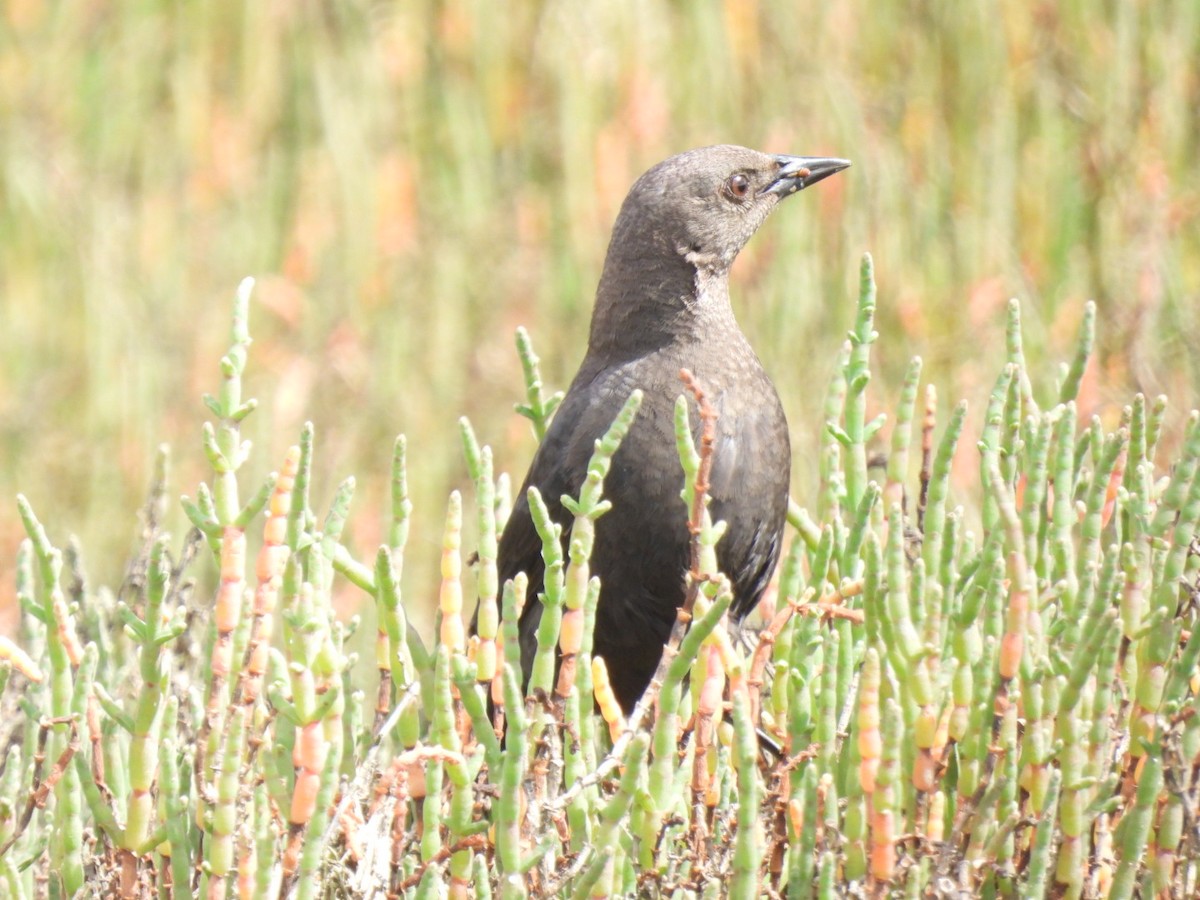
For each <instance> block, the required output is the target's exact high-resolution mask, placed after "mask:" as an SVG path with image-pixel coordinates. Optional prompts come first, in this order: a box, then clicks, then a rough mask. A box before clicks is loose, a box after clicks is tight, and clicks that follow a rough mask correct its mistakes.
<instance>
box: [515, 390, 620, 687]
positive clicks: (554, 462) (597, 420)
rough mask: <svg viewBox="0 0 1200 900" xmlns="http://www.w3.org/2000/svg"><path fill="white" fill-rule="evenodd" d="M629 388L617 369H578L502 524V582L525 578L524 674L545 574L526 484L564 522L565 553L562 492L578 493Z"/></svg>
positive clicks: (566, 527) (567, 526)
mask: <svg viewBox="0 0 1200 900" xmlns="http://www.w3.org/2000/svg"><path fill="white" fill-rule="evenodd" d="M632 389H633V388H632V385H631V384H630V383H629V381H628V379H627V378H626V377H623V375H622V373H620V372H614V371H612V370H608V371H605V372H600V373H597V374H595V375H593V374H591V373H589V372H588V370H587V369H586V368H585V369H583V370H581V371H580V373H579V375H578V376H576V379H575V381H574V382H573V383H572V384H571V387H570V389H569V390H568V391H567V395H566V397H565V398H564V400H563V403H562V406H561V407H559V409H558V411H557V412H556V413H555V415H554V419H553V420H552V421H551V423H550V428H549V430H548V431H547V432H546V437H545V438H544V439H543V441H542V444H541V446H540V447H538V450H537V453H536V454H535V455H534V458H533V462H532V463H531V464H530V467H529V474H528V475H526V477H525V483H524V484H523V485H522V486H521V493H520V496H519V497H517V499H516V501H515V502H514V504H513V510H512V514H511V515H510V516H509V519H508V523H507V524H506V525H505V526H504V532H503V534H502V535H501V537H500V545H499V560H498V564H499V574H500V579H501V584H503V583H504V581H505V580H506V579H509V578H512V577H514V576H515V575H516V574H517V573H518V572H524V573H525V574H526V575H527V576H528V578H529V587H528V589H527V592H526V599H525V607H524V609H523V611H522V613H521V618H520V634H521V657H522V661H523V667H524V668H525V675H526V677H528V674H529V667H530V665H532V659H533V653H534V651H535V650H536V648H537V626H538V623H539V622H540V621H541V617H542V604H541V603H540V601H539V600H538V599H537V595H538V594H539V593H540V592H541V591H542V588H543V578H544V575H545V564H544V562H543V560H542V539H541V537H540V536H539V535H538V533H537V529H536V528H535V527H534V524H533V518H532V516H531V514H530V511H529V500H528V492H529V488H530V487H536V488H537V489H538V491H539V492H540V493H541V495H542V499H543V500H544V501H545V503H546V507H547V509H548V510H549V512H550V517H551V519H553V520H554V521H555V522H556V523H558V524H559V525H561V526H562V529H563V534H562V546H563V552H564V553H565V552H566V549H567V546H568V542H569V540H570V532H571V524H572V520H571V516H570V514H569V513H568V512H567V511H566V510H565V509H564V508H563V505H562V497H563V495H564V494H565V495H568V496H571V497H577V496H578V495H579V490H580V488H581V487H582V485H583V480H584V477H585V475H586V474H587V464H588V461H589V460H590V459H591V456H592V452H593V451H594V449H595V443H596V440H597V439H598V438H600V437H601V436H603V434H604V432H605V431H606V430H607V429H608V427H609V426H610V425H611V424H612V421H613V419H614V418H615V417H616V415H617V413H618V412H619V411H620V409H621V407H622V405H624V403H625V401H626V400H627V399H628V398H629V393H630V391H631V390H632Z"/></svg>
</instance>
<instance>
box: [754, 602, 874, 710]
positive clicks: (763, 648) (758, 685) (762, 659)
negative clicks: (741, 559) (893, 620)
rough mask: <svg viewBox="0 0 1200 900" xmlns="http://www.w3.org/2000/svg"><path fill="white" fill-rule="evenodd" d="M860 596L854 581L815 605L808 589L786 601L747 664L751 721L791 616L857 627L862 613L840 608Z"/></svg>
mask: <svg viewBox="0 0 1200 900" xmlns="http://www.w3.org/2000/svg"><path fill="white" fill-rule="evenodd" d="M862 592H863V582H862V581H861V580H860V581H853V582H850V583H849V584H846V585H843V586H842V587H840V588H839V589H838V590H836V591H832V592H831V593H828V594H825V595H824V596H822V597H821V599H819V600H818V601H817V602H816V603H813V602H812V598H813V597H814V596H815V595H816V590H815V589H814V588H811V587H810V588H808V589H807V590H806V591H804V593H803V594H801V595H800V596H799V597H798V598H796V599H795V600H789V601H788V604H787V606H785V607H784V608H783V609H781V610H779V612H777V613H775V618H773V619H772V620H771V623H770V624H769V625H768V626H767V627H766V628H764V629H763V630H762V631H761V632H760V633H759V635H758V644H757V646H755V648H754V656H753V658H752V659H751V660H750V675H749V677H748V678H747V681H746V683H747V685H748V686H749V688H750V721H752V722H754V723H755V724H758V722H759V714H760V712H761V694H762V686H763V673H764V672H766V669H767V660H768V659H770V658H771V648H772V647H774V646H775V641H776V639H777V638H778V637H779V635H780V634H781V633H782V631H783V629H784V627H785V626H786V625H787V623H788V622H789V621H790V620H791V618H792V616H793V615H794V614H796V613H800V614H801V615H805V616H820V617H821V618H824V619H846V620H848V621H850V622H853V623H855V624H856V625H861V624H862V623H863V621H865V615H864V613H863V611H862V610H861V609H850V608H849V607H846V606H843V605H842V601H843V600H849V599H850V598H852V597H857V596H858V595H859V594H861V593H862Z"/></svg>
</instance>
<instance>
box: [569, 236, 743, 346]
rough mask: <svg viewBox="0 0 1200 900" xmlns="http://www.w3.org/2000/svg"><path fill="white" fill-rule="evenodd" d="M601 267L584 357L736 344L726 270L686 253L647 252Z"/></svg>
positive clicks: (648, 249)
mask: <svg viewBox="0 0 1200 900" xmlns="http://www.w3.org/2000/svg"><path fill="white" fill-rule="evenodd" d="M640 249H641V250H643V251H644V252H638V251H636V250H635V251H634V252H632V253H631V252H628V251H627V252H625V253H623V254H622V256H621V258H620V259H619V260H614V259H612V258H611V255H610V258H609V259H608V260H607V261H606V262H605V266H604V272H603V274H602V275H601V276H600V285H599V287H598V288H597V290H596V307H595V311H594V312H593V314H592V327H591V335H590V337H589V339H588V353H589V355H590V356H592V357H594V358H602V359H606V360H619V359H628V358H630V357H634V356H640V355H643V354H646V353H649V352H652V351H654V350H657V349H660V348H662V347H665V346H667V345H669V344H673V343H689V344H690V343H696V342H703V341H707V340H716V341H721V342H728V341H730V340H731V339H740V338H741V331H740V329H739V328H738V325H737V322H736V321H735V319H734V317H733V309H732V307H731V306H730V305H729V266H728V264H727V263H725V262H724V261H720V260H711V259H706V258H704V257H701V256H697V255H696V254H691V253H688V252H686V251H685V250H674V249H673V252H671V253H663V252H662V249H661V248H656V247H653V246H647V247H644V248H640Z"/></svg>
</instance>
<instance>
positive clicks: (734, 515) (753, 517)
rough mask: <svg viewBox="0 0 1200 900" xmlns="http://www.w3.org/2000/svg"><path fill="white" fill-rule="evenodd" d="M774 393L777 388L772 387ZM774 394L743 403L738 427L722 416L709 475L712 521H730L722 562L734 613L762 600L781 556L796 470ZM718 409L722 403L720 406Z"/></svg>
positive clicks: (720, 550) (737, 614) (738, 616)
mask: <svg viewBox="0 0 1200 900" xmlns="http://www.w3.org/2000/svg"><path fill="white" fill-rule="evenodd" d="M772 393H773V392H772ZM771 399H773V398H770V397H764V398H763V403H762V405H761V406H760V407H759V408H758V410H754V409H752V408H751V409H747V408H745V407H743V408H742V409H741V410H740V412H739V415H738V419H737V428H736V429H734V428H732V427H730V426H729V424H728V420H726V424H725V425H724V426H722V420H721V419H720V418H718V420H717V439H716V442H715V443H714V446H713V463H712V473H711V475H710V478H709V482H710V488H709V493H710V496H711V497H712V504H711V507H710V511H711V515H712V518H713V521H714V522H715V521H720V520H724V521H725V522H726V529H725V536H724V537H723V538H722V539H721V541H720V543H718V544H717V562H718V564H719V565H720V568H721V571H722V572H724V573H725V574H726V575H727V576H728V577H729V579H730V580H731V581H732V583H733V592H734V601H733V605H732V607H731V610H730V611H731V613H732V615H733V617H734V619H741V618H743V617H744V616H746V614H747V613H749V612H750V610H752V609H753V608H754V606H755V604H757V603H758V600H759V598H760V597H761V596H762V594H763V591H765V590H766V588H767V584H768V582H769V581H770V579H771V574H772V573H773V572H774V570H775V564H776V562H777V561H778V560H779V552H780V546H781V543H782V532H783V526H784V521H785V518H786V516H787V493H788V481H789V478H790V471H791V459H790V450H789V445H788V435H787V425H786V422H785V420H784V419H783V416H782V412H781V411H779V410H778V406H777V402H778V401H776V402H775V403H771V402H770V400H771ZM718 411H719V408H718Z"/></svg>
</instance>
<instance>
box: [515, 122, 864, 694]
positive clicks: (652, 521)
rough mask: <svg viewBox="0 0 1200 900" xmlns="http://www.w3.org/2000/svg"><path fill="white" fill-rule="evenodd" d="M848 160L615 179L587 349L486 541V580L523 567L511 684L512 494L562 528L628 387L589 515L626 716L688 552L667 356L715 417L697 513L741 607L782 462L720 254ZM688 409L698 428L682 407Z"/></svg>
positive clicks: (727, 260)
mask: <svg viewBox="0 0 1200 900" xmlns="http://www.w3.org/2000/svg"><path fill="white" fill-rule="evenodd" d="M848 165H850V163H849V162H847V161H846V160H840V159H807V158H800V157H790V156H774V155H770V154H766V153H759V152H756V151H753V150H748V149H746V148H744V147H733V146H718V147H705V148H702V149H699V150H691V151H688V152H687V153H682V154H680V155H678V156H674V157H671V158H670V159H668V160H666V161H664V162H661V163H659V164H658V165H657V166H655V167H654V168H652V169H650V170H649V171H648V172H646V173H645V174H644V175H643V176H642V177H641V178H639V179H638V180H637V182H636V183H635V184H634V186H633V188H632V189H631V190H630V192H629V196H628V197H626V198H625V202H624V204H623V205H622V207H621V212H620V214H619V215H618V217H617V221H616V225H615V226H614V228H613V234H612V240H611V242H610V244H609V247H608V255H607V258H606V259H605V262H604V272H603V274H602V275H601V276H600V285H599V288H598V289H597V291H596V305H595V310H594V312H593V314H592V325H591V334H590V337H589V339H588V350H587V355H586V356H585V357H584V360H583V363H582V365H581V366H580V368H579V373H578V374H577V375H576V376H575V379H574V380H573V381H572V382H571V386H570V389H569V390H568V391H567V394H566V397H565V398H564V400H563V403H562V406H561V407H560V408H559V410H558V412H557V413H556V414H555V416H554V419H553V421H552V423H551V425H550V428H549V431H548V433H547V434H546V438H545V440H544V441H543V442H542V445H541V447H539V448H538V451H537V455H536V456H535V457H534V459H533V463H532V465H531V466H530V469H529V474H528V475H527V476H526V478H525V484H524V485H523V486H522V488H521V491H520V493H519V494H518V500H517V502H516V504H515V506H514V508H513V511H512V516H511V517H510V518H509V520H508V524H507V526H506V527H505V529H504V534H503V536H502V538H501V540H500V548H499V568H500V577H501V579H508V578H512V577H513V576H514V575H516V574H517V573H518V572H521V571H524V572H525V573H526V574H527V575H528V576H529V594H528V596H529V598H530V599H529V602H527V603H526V605H525V609H524V612H523V614H522V616H521V621H520V634H521V661H522V666H523V668H524V677H525V678H526V679H528V678H529V673H530V669H531V667H532V663H533V654H534V650H535V648H536V646H537V637H536V631H537V623H538V621H539V620H540V618H541V613H542V605H541V603H539V602H538V601H537V600H536V599H535V598H536V596H537V593H538V592H539V591H540V590H541V588H542V576H543V564H542V557H541V541H540V539H539V538H538V535H537V533H536V531H535V530H534V526H533V522H532V520H531V518H530V514H529V507H528V503H527V501H526V492H527V490H528V489H529V487H530V486H536V487H537V488H538V489H539V490H540V491H541V494H542V496H543V497H544V498H545V500H546V503H547V504H548V506H549V508H550V513H551V515H552V516H553V518H554V519H555V521H557V522H560V523H562V524H563V525H564V531H566V530H567V529H569V523H570V515H569V514H568V513H567V512H566V511H565V510H564V509H563V507H562V504H561V502H560V498H561V497H562V495H564V494H568V495H570V496H573V497H574V496H578V493H579V489H580V486H581V484H582V482H583V478H584V475H585V470H586V466H587V462H588V459H589V458H590V457H591V454H592V451H593V447H594V442H595V440H596V439H597V438H598V437H600V436H601V435H602V434H603V433H604V431H605V430H606V429H607V428H608V426H609V424H610V423H611V422H612V420H613V417H614V416H615V415H616V414H617V411H618V410H619V409H620V408H621V406H622V404H623V403H624V402H625V400H626V398H628V396H629V394H630V392H631V391H632V390H633V389H634V388H641V389H642V391H644V393H645V399H644V402H643V404H642V408H641V411H640V413H639V414H638V417H637V419H636V420H635V422H634V424H633V427H632V429H631V430H630V432H629V435H628V436H627V437H626V438H625V441H624V443H623V444H622V446H621V449H620V450H619V451H618V452H617V455H616V458H615V459H614V461H613V467H612V470H611V472H610V473H609V475H608V477H607V479H606V481H605V486H604V490H605V495H606V497H607V498H608V499H609V500H611V501H612V504H613V505H612V509H611V511H609V512H608V513H606V514H605V515H604V516H602V517H601V518H600V519H599V521H598V522H597V525H596V543H595V549H594V551H593V554H592V560H591V563H592V571H593V572H594V573H595V574H597V575H599V576H600V582H601V589H600V601H599V606H598V609H597V613H596V628H595V637H594V647H593V652H594V653H596V654H598V655H600V656H602V657H604V660H605V662H606V664H607V666H608V672H609V677H610V679H611V681H612V686H613V689H614V691H615V693H616V696H617V699H618V700H619V701H620V703H621V705H622V707H624V708H625V710H626V711H627V712H628V711H629V710H631V709H632V708H633V706H634V704H635V703H636V702H637V700H638V698H639V697H640V696H641V694H642V692H643V691H644V690H645V689H646V686H647V684H648V683H649V681H650V678H651V676H652V675H653V673H654V669H655V667H656V666H657V664H658V660H659V657H660V656H661V655H662V647H663V644H664V642H665V641H666V639H667V636H668V634H669V633H670V630H671V624H672V622H673V621H674V618H675V613H676V610H677V609H678V607H679V605H680V604H681V603H682V602H683V596H684V576H685V573H686V570H687V563H688V532H687V509H686V508H685V505H684V502H683V500H682V499H681V496H680V491H681V489H682V488H683V469H682V467H681V465H680V463H679V458H678V455H677V454H676V450H675V439H674V430H673V408H674V403H675V399H676V398H677V397H678V396H679V395H680V394H681V393H683V392H684V390H683V386H682V384H681V382H680V380H679V370H680V369H681V368H684V367H686V368H688V369H691V370H692V372H693V373H695V375H696V378H697V379H698V380H699V382H700V384H701V385H702V386H703V387H704V389H705V390H706V391H707V392H708V394H709V397H710V398H711V401H712V403H713V405H714V407H715V408H716V410H717V413H718V414H719V419H718V420H717V438H716V443H715V449H714V454H713V467H712V477H711V482H712V488H711V496H712V505H711V507H710V509H711V513H712V517H713V520H714V521H721V520H724V521H725V523H726V526H727V528H726V531H725V535H724V537H723V538H722V539H721V541H720V543H719V544H718V545H717V558H718V561H719V563H720V566H721V570H722V571H723V572H724V573H725V574H727V575H728V576H729V578H730V579H731V580H732V582H733V588H734V592H735V600H734V603H733V606H732V613H733V616H734V617H735V618H737V619H741V618H742V617H744V616H745V615H746V613H748V612H749V611H750V610H751V609H752V608H753V607H754V605H755V604H756V603H757V602H758V599H759V597H760V596H761V595H762V592H763V590H764V589H765V588H766V586H767V582H768V580H769V579H770V577H771V573H772V571H773V569H774V567H775V563H776V561H777V560H778V558H779V548H780V536H781V533H782V530H783V526H784V518H785V514H786V511H787V495H788V477H789V474H790V469H791V460H790V449H789V443H788V431H787V422H786V421H785V420H784V415H783V408H782V407H781V406H780V403H779V397H778V395H777V394H776V392H775V387H774V385H773V384H772V383H771V379H770V378H769V377H768V376H767V374H766V372H764V371H763V369H762V366H761V365H760V364H759V361H758V357H757V356H755V354H754V351H753V350H752V349H751V348H750V345H749V343H747V341H746V338H745V337H744V336H743V335H742V332H741V330H740V329H739V328H738V325H737V322H736V321H735V319H734V316H733V310H732V309H731V308H730V305H729V280H728V273H729V267H730V266H731V265H732V264H733V261H734V258H735V257H736V256H737V254H738V252H739V251H740V250H741V249H742V247H743V246H745V244H746V242H747V241H748V240H749V239H750V237H751V236H752V235H753V234H754V232H755V231H757V230H758V227H759V226H760V225H761V224H762V223H763V221H764V220H765V219H766V217H767V216H768V214H770V212H771V211H772V210H773V209H774V208H775V207H776V206H777V205H778V203H779V201H780V200H781V199H782V198H783V197H786V196H788V195H789V194H791V193H794V192H796V191H798V190H801V189H803V188H805V187H808V186H809V185H811V184H813V183H815V182H817V181H819V180H821V179H822V178H825V177H827V176H829V175H832V174H833V173H835V172H838V171H840V170H841V169H844V168H845V167H846V166H848ZM692 422H693V425H694V426H696V427H697V429H698V426H699V421H698V417H697V416H696V413H695V405H694V403H693V406H692ZM567 539H568V535H567V534H564V536H563V541H564V544H565V543H566V541H567Z"/></svg>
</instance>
